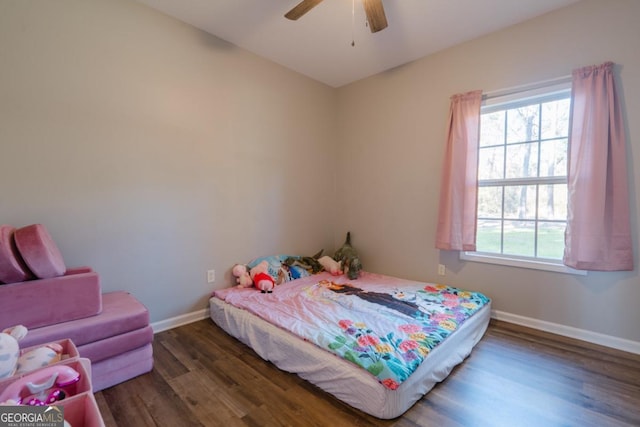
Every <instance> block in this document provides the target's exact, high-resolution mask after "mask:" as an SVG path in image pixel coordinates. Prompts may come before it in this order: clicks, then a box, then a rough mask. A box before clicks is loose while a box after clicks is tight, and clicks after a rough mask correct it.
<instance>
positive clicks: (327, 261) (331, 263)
mask: <svg viewBox="0 0 640 427" xmlns="http://www.w3.org/2000/svg"><path fill="white" fill-rule="evenodd" d="M318 262H319V263H320V265H322V268H324V270H325V271H328V272H329V273H331V274H333V275H334V276H339V275H341V274H342V268H341V265H340V263H339V262H337V261H335V260H334V259H333V258H331V257H330V256H327V255H325V256H323V257H322V258H320V259H318Z"/></svg>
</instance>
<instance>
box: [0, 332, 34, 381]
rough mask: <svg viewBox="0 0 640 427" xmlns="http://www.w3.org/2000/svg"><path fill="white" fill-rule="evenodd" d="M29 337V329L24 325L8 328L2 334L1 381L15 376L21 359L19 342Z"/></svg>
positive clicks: (0, 338) (0, 342)
mask: <svg viewBox="0 0 640 427" xmlns="http://www.w3.org/2000/svg"><path fill="white" fill-rule="evenodd" d="M25 335H27V328H25V327H24V326H22V325H18V326H14V327H13V328H8V329H5V330H4V331H2V333H0V379H3V378H8V377H10V376H12V375H13V374H15V372H16V369H17V367H18V359H19V358H20V346H19V345H18V341H20V340H21V339H22V338H24V337H25Z"/></svg>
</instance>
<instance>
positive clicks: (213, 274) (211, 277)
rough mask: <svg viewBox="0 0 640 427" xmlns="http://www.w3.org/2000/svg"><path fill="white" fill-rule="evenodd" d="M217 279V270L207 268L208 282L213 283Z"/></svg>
mask: <svg viewBox="0 0 640 427" xmlns="http://www.w3.org/2000/svg"><path fill="white" fill-rule="evenodd" d="M215 281H216V271H215V270H207V283H213V282H215Z"/></svg>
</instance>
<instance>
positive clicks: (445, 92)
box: [335, 0, 640, 342]
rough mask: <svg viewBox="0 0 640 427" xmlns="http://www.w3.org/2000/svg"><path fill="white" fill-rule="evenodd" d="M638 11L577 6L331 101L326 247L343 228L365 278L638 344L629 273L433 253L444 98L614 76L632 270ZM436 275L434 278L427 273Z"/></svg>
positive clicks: (612, 4) (624, 3)
mask: <svg viewBox="0 0 640 427" xmlns="http://www.w3.org/2000/svg"><path fill="white" fill-rule="evenodd" d="M638 17H640V2H638V1H636V0H611V1H606V2H605V1H600V0H592V1H590V0H584V1H582V2H580V3H577V4H576V5H574V6H571V7H568V8H566V9H562V10H560V11H557V12H554V13H551V14H548V15H545V16H542V17H539V18H537V19H534V20H532V21H529V22H526V23H524V24H521V25H517V26H514V27H511V28H509V29H506V30H504V31H500V32H498V33H494V34H492V35H489V36H487V37H483V38H480V39H477V40H474V41H471V42H469V43H466V44H463V45H460V46H457V47H455V48H452V49H448V50H446V51H443V52H441V53H438V54H436V55H432V56H429V57H426V58H423V59H421V60H419V61H416V62H414V63H411V64H408V65H406V66H403V67H399V68H397V69H394V70H392V71H389V72H387V73H382V74H379V75H376V76H373V77H371V78H368V79H366V80H363V81H360V82H356V83H354V84H352V85H350V86H347V87H344V88H341V89H340V90H339V102H338V105H339V114H338V117H339V119H338V129H339V133H338V134H339V135H340V144H341V147H340V149H339V150H340V152H341V154H342V156H341V162H340V166H339V170H338V175H337V176H338V184H337V185H338V189H339V195H340V200H341V202H342V204H343V208H342V210H341V212H342V215H340V216H339V217H338V219H337V223H336V234H335V238H336V239H341V238H342V237H341V236H342V233H343V232H344V231H345V230H346V229H351V231H352V234H353V236H352V237H353V243H354V244H355V245H356V246H357V247H358V249H359V250H360V251H361V252H362V257H363V264H364V266H365V268H366V269H369V270H372V271H377V272H383V273H390V274H395V275H401V276H406V277H410V278H415V279H423V280H430V281H442V282H445V283H448V284H453V285H457V286H461V287H468V288H473V289H478V290H481V291H484V292H485V293H486V294H487V295H489V296H490V297H491V298H493V302H494V308H495V309H497V310H500V311H503V312H507V313H511V314H515V315H518V316H525V317H529V318H532V319H538V320H542V321H546V322H553V323H557V324H560V325H565V326H569V327H575V328H579V329H583V330H586V331H591V332H595V333H602V334H607V335H611V336H615V337H619V338H622V339H627V340H632V341H636V342H638V341H640V328H638V325H640V310H639V309H638V303H639V302H640V278H639V277H638V269H637V268H636V270H635V271H632V272H621V273H589V274H588V275H587V276H584V277H583V276H571V275H565V274H557V273H549V272H539V271H534V270H526V269H518V268H511V267H500V266H491V265H486V264H478V263H473V262H463V261H460V260H459V259H458V254H457V253H447V252H439V251H438V250H436V249H435V248H434V242H435V227H436V221H437V212H438V195H439V184H440V174H441V169H442V168H441V162H442V158H443V153H444V135H445V125H446V119H447V114H448V109H449V97H450V96H451V95H453V94H455V93H460V92H465V91H468V90H473V89H483V90H485V91H493V90H498V89H504V88H508V87H513V86H517V85H523V84H527V83H532V82H537V81H542V80H546V79H551V78H555V77H560V76H564V75H568V74H570V72H571V70H572V69H574V68H577V67H580V66H584V65H590V64H599V63H602V62H604V61H607V60H611V61H614V62H615V63H617V64H619V65H620V66H621V72H620V75H619V77H620V79H619V82H620V88H621V90H622V94H623V103H624V106H625V108H626V123H627V130H628V135H629V138H628V149H629V179H630V187H631V206H632V209H631V211H632V212H631V221H632V230H633V244H634V248H635V253H636V255H635V263H636V265H638V262H639V261H638V251H639V248H638V234H639V233H638V229H639V223H640V218H639V209H638V206H639V201H638V189H639V188H640V174H639V173H638V170H640V149H638V138H639V137H640V55H639V54H638V41H639V40H640V26H638V24H637V20H638ZM438 263H443V264H445V265H446V267H447V274H446V276H445V277H441V276H438V275H437V265H438Z"/></svg>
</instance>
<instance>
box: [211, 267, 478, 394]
mask: <svg viewBox="0 0 640 427" xmlns="http://www.w3.org/2000/svg"><path fill="white" fill-rule="evenodd" d="M214 294H215V295H216V296H217V297H218V298H221V299H223V300H225V301H226V302H228V303H230V304H232V305H234V306H236V307H239V308H242V309H245V310H247V311H250V312H252V313H254V314H256V315H257V316H259V317H261V318H263V319H265V320H267V321H268V322H270V323H272V324H274V325H276V326H278V327H280V328H282V329H285V330H287V331H289V332H292V333H294V334H296V335H298V336H299V337H301V338H303V339H305V340H307V341H309V342H312V343H314V344H316V345H317V346H319V347H321V348H323V349H325V350H327V351H330V352H332V353H334V354H336V355H338V356H340V357H342V358H344V359H346V360H348V361H350V362H352V363H354V364H356V365H358V366H360V367H362V368H364V369H366V370H367V371H369V372H370V373H371V374H372V375H374V376H376V377H377V378H378V379H379V381H380V382H381V383H382V384H383V385H385V386H386V387H387V388H389V389H392V390H395V389H396V388H398V386H399V385H400V384H402V382H403V381H405V380H406V379H407V378H408V377H409V375H411V374H412V373H413V372H414V371H415V370H416V369H417V368H418V366H419V365H420V363H421V362H422V361H423V360H424V359H425V358H426V357H427V356H428V355H429V353H430V352H431V351H432V350H433V349H434V348H435V347H437V346H438V344H440V343H441V342H442V341H443V340H445V339H446V338H447V337H448V336H449V335H451V333H453V332H454V331H455V330H456V329H457V328H459V327H460V326H461V325H462V324H463V323H464V322H465V320H466V319H468V318H469V317H471V316H472V315H473V314H474V313H475V312H477V311H478V310H479V309H480V308H482V307H483V306H484V305H485V304H487V303H488V302H489V299H488V298H487V297H486V296H484V295H483V294H481V293H478V292H471V291H465V290H461V289H457V288H452V287H448V286H445V285H437V284H428V283H420V282H413V281H408V280H404V279H398V278H394V277H388V276H381V275H377V274H372V273H367V272H362V273H361V275H360V277H359V278H358V279H357V280H349V279H348V278H347V277H346V276H337V277H336V276H331V275H329V274H328V273H320V274H317V275H313V276H309V277H303V278H301V279H297V280H294V281H291V282H287V283H285V284H282V285H280V286H277V287H276V289H275V290H274V292H273V293H271V294H262V293H260V292H259V291H257V290H256V289H252V288H250V289H240V288H235V287H234V288H227V289H223V290H219V291H216V292H215V293H214Z"/></svg>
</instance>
